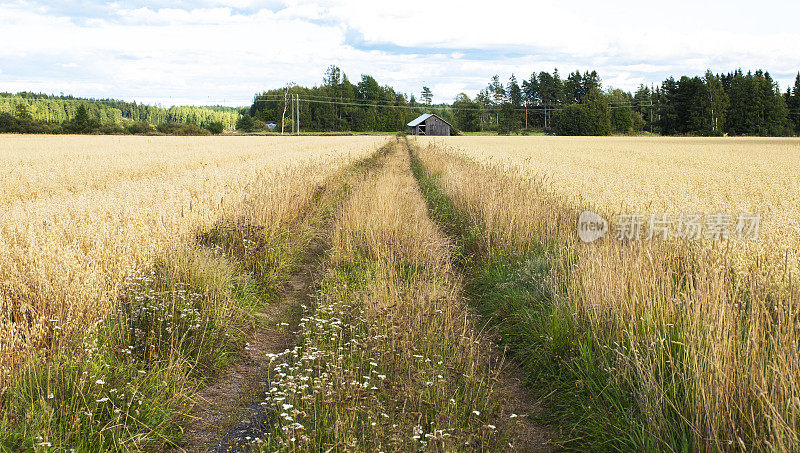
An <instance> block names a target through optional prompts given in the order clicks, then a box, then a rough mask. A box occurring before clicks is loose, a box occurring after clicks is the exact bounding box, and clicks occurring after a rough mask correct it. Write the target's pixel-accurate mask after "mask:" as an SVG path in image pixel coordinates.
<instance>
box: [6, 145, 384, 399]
mask: <svg viewBox="0 0 800 453" xmlns="http://www.w3.org/2000/svg"><path fill="white" fill-rule="evenodd" d="M384 141H385V138H382V137H352V138H350V137H348V138H345V137H335V138H305V137H304V138H285V139H284V138H250V137H248V138H243V137H242V138H240V137H236V138H189V139H187V138H175V137H159V138H153V137H91V138H89V137H31V136H25V137H21V136H5V137H3V138H2V141H0V165H1V166H2V167H3V168H4V169H7V171H6V172H4V174H3V175H2V176H0V207H2V211H3V215H2V217H1V218H0V332H2V333H0V389H2V388H4V387H5V385H7V383H8V381H7V379H8V377H9V376H11V375H12V374H13V373H14V371H15V368H17V367H18V366H19V365H20V364H21V363H23V362H25V361H26V360H27V358H28V357H29V356H30V355H31V354H32V353H33V352H34V351H37V350H48V349H50V348H53V347H57V346H58V344H59V343H60V341H61V339H62V338H68V337H70V336H71V334H72V333H73V332H78V331H81V332H84V331H87V330H91V328H92V326H93V325H95V323H96V322H98V321H99V320H100V319H101V318H102V317H103V315H104V314H105V313H108V311H109V310H110V308H111V307H112V302H113V301H114V300H116V298H117V293H118V289H119V286H120V284H122V283H123V282H124V280H125V277H126V276H128V275H132V274H134V273H135V271H136V270H138V269H141V268H144V267H147V266H149V265H150V264H151V263H152V262H153V261H154V260H155V259H156V258H157V257H163V256H165V255H169V254H170V253H171V252H170V251H171V250H183V249H185V248H186V247H187V246H191V245H192V244H194V243H195V242H196V240H197V235H198V233H200V232H201V231H207V230H209V229H210V228H211V227H212V226H214V225H215V224H218V223H219V222H221V221H223V220H224V219H236V220H240V219H244V220H245V221H246V222H247V223H249V224H252V225H260V226H263V227H264V228H265V234H266V235H267V236H270V235H280V234H284V232H285V228H284V226H285V225H287V224H288V223H291V221H292V219H294V218H295V217H296V216H298V215H299V213H300V211H301V210H302V208H303V206H305V205H306V204H308V203H309V202H310V200H311V199H312V197H313V194H314V191H315V190H316V188H317V186H318V185H319V184H320V183H321V182H322V181H323V180H324V179H325V177H326V176H327V175H329V174H331V173H332V172H333V171H335V170H336V169H337V168H339V167H340V165H341V164H342V163H344V162H347V161H351V160H353V159H355V158H358V157H362V156H364V155H365V154H367V153H368V152H371V151H374V150H375V149H376V148H377V146H378V145H379V144H380V143H382V142H384Z"/></svg>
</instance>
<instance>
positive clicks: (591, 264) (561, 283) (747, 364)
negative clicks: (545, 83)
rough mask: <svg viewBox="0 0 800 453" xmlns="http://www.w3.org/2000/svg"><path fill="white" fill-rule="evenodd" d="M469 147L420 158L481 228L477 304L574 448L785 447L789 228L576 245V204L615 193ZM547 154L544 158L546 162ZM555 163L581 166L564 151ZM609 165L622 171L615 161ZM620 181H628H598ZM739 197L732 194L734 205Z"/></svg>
mask: <svg viewBox="0 0 800 453" xmlns="http://www.w3.org/2000/svg"><path fill="white" fill-rule="evenodd" d="M478 153H479V151H478V150H476V149H475V148H471V149H470V156H472V157H471V158H466V157H464V156H460V155H458V154H459V153H458V152H453V150H452V149H451V150H443V149H442V148H441V147H437V146H430V147H425V148H421V149H418V152H417V156H418V157H419V159H420V160H421V162H422V163H423V165H424V166H425V168H426V169H427V171H428V173H429V174H430V175H432V176H433V177H435V179H436V183H437V184H438V185H439V186H440V187H441V190H442V191H443V193H445V194H446V195H447V197H448V199H449V200H451V201H452V203H453V206H454V207H455V209H457V210H458V211H459V212H461V213H463V215H464V217H466V218H467V219H469V223H470V225H471V226H470V228H472V229H473V230H475V231H478V232H479V234H477V235H475V234H473V235H472V237H474V238H475V242H476V243H477V244H478V246H479V247H480V248H481V249H482V252H481V253H482V256H483V260H484V261H482V262H481V265H480V267H476V268H473V274H472V277H473V279H474V280H473V281H474V282H476V283H477V284H479V286H478V287H477V288H475V289H476V291H475V293H476V294H477V300H478V301H479V303H481V304H483V308H484V310H485V311H486V312H487V313H488V314H489V315H490V316H494V317H495V318H496V319H498V323H499V325H500V328H501V329H503V332H504V334H505V336H506V339H507V341H508V342H509V343H511V344H512V345H513V347H514V349H515V350H516V352H517V355H518V357H519V358H520V360H521V361H522V362H523V364H526V363H527V364H528V365H529V366H527V370H528V372H529V375H530V377H531V378H532V379H533V381H534V382H536V383H537V384H538V385H539V386H541V387H542V388H543V389H545V393H548V392H550V391H551V390H555V391H556V393H555V396H551V398H552V405H553V407H554V409H555V410H556V411H560V412H557V414H556V415H557V416H558V417H559V418H561V421H562V422H566V423H567V425H568V427H569V428H570V429H571V430H572V433H573V435H574V436H577V437H579V438H578V439H577V440H575V441H574V443H573V444H572V445H575V446H576V447H580V446H581V445H583V446H584V447H585V446H586V445H594V446H595V447H597V448H603V449H609V448H616V449H622V450H626V449H650V448H652V449H666V450H680V451H685V450H712V449H723V450H727V449H739V450H753V449H765V450H779V451H786V450H794V449H797V448H798V442H799V440H798V434H799V432H798V428H799V426H798V411H799V410H800V406H798V404H797V403H798V402H800V400H799V399H798V397H799V396H800V395H799V394H798V390H799V389H798V376H800V375H799V374H798V368H797V367H798V363H797V357H798V352H800V351H798V347H800V346H799V345H800V341H799V340H800V338H798V337H799V336H800V335H798V334H800V327H799V326H800V323H799V321H800V318H798V302H800V294H798V289H797V288H798V286H797V281H796V274H792V273H791V270H792V269H795V268H796V265H797V263H796V262H793V260H794V259H795V258H794V254H793V253H785V251H784V249H782V248H781V246H782V244H790V243H793V241H795V240H796V238H792V237H784V238H775V237H770V236H769V234H773V233H774V232H776V231H781V228H783V227H781V228H777V227H774V226H767V227H766V228H765V233H766V234H767V237H766V238H764V240H763V241H762V242H759V243H756V244H743V243H738V242H735V241H730V242H722V243H720V242H716V243H715V242H709V241H705V242H700V243H690V242H685V241H667V242H642V243H626V242H620V241H615V240H613V239H608V238H607V239H605V240H603V241H601V242H599V243H594V244H588V245H587V244H583V243H580V242H579V241H578V240H577V234H576V220H577V217H578V213H579V212H580V211H581V210H583V209H585V208H587V207H588V208H593V209H594V210H596V211H598V212H600V213H603V214H605V215H612V214H614V213H615V211H614V209H615V208H616V207H618V206H619V204H618V205H617V206H610V205H596V204H592V203H591V202H590V201H589V198H590V197H588V196H586V197H583V196H582V197H578V196H576V194H570V193H568V192H565V191H564V190H563V187H561V186H559V184H558V183H559V182H560V180H558V178H554V177H553V176H551V175H550V174H548V173H546V172H544V173H539V174H537V173H536V172H534V171H532V168H533V167H534V166H536V165H537V162H536V161H532V162H531V161H516V163H515V161H513V160H508V159H507V157H508V156H507V155H505V154H503V153H502V152H501V151H498V150H493V151H492V152H491V153H489V152H488V151H487V154H486V155H484V156H482V157H480V158H477V157H474V156H475V155H476V154H478ZM573 154H574V153H573ZM578 155H579V156H583V155H581V154H578ZM491 156H493V157H494V159H491V160H490V159H489V157H491ZM691 158H693V159H697V158H698V156H691ZM739 158H741V156H740V157H739ZM752 158H753V159H754V158H755V155H752ZM474 159H480V160H481V162H477V161H476V160H474ZM558 159H559V157H557V156H556V157H553V156H550V157H547V158H545V159H544V160H545V161H546V162H548V165H551V167H550V168H553V167H552V165H554V164H551V163H550V162H553V161H556V162H558ZM582 159H583V160H592V161H598V160H602V158H601V157H598V156H594V155H587V156H585V157H583V158H582ZM559 165H560V167H559V168H561V169H562V170H563V171H565V172H567V173H570V172H575V173H581V174H583V175H584V176H586V174H587V173H589V171H588V170H587V168H586V167H583V166H581V163H578V162H575V161H573V160H570V159H568V158H566V157H564V156H562V160H561V161H560V164H559ZM601 165H602V164H601ZM616 165H618V167H621V169H622V170H621V171H623V173H622V174H621V175H622V176H623V177H625V176H626V174H625V173H624V169H625V168H626V167H625V165H624V163H623V162H616ZM631 165H633V166H635V165H641V162H633V163H631ZM590 168H591V167H590ZM634 175H635V173H634ZM606 177H608V175H605V174H603V173H600V174H598V176H597V178H606ZM648 177H649V178H650V179H651V180H653V179H656V178H659V177H660V176H659V174H658V173H650V174H649V175H648ZM554 179H555V181H554ZM596 180H597V179H594V180H592V179H587V180H584V181H582V182H581V184H589V185H591V183H592V182H594V181H596ZM665 184H666V185H670V184H674V183H673V182H670V181H667V182H665ZM624 190H634V187H631V186H626V187H619V186H614V187H601V188H598V191H600V192H601V193H604V194H608V193H614V191H620V193H623V192H622V191H624ZM721 191H723V192H726V193H732V192H733V190H732V189H730V188H725V187H723V188H721ZM582 195H583V194H582ZM682 196H686V197H690V196H691V195H690V194H677V195H676V197H677V198H680V197H682ZM598 200H600V198H594V199H593V201H595V202H597V201H598ZM750 201H751V200H748V199H747V195H746V194H744V197H743V199H742V200H741V203H740V204H739V205H738V206H749V205H748V203H749V202H750ZM618 203H619V202H618ZM622 203H624V200H623V201H622ZM712 208H713V206H712ZM728 209H733V208H732V207H731V206H728ZM788 212H789V211H788V210H787V211H785V212H784V213H782V214H781V216H783V215H786V214H787V213H788ZM779 217H780V216H779ZM770 220H771V219H770ZM784 231H785V230H784ZM542 358H544V359H546V361H543V360H541V359H542ZM547 362H550V365H549V366H548V363H547ZM543 378H547V379H549V381H548V380H547V379H543ZM570 386H571V387H572V390H570V389H569V387H570ZM576 389H577V390H576ZM570 401H571V402H572V404H573V407H572V408H569V407H568V406H566V405H567V404H569V402H570Z"/></svg>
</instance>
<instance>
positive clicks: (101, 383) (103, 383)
mask: <svg viewBox="0 0 800 453" xmlns="http://www.w3.org/2000/svg"><path fill="white" fill-rule="evenodd" d="M94 383H95V384H97V385H105V384H106V383H105V382H104V381H103V380H102V379H98V380H96V381H94Z"/></svg>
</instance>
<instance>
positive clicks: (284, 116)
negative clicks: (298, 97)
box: [281, 86, 289, 135]
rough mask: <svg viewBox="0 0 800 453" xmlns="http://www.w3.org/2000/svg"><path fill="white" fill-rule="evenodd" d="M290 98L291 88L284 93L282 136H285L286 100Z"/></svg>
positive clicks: (287, 88)
mask: <svg viewBox="0 0 800 453" xmlns="http://www.w3.org/2000/svg"><path fill="white" fill-rule="evenodd" d="M288 96H289V87H288V86H287V87H286V91H285V92H284V93H283V114H282V115H281V135H283V126H284V125H285V124H286V98H287V97H288Z"/></svg>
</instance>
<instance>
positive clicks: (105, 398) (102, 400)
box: [95, 396, 108, 403]
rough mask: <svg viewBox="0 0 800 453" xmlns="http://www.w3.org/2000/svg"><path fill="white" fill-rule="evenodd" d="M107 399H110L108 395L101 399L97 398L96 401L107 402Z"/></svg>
mask: <svg viewBox="0 0 800 453" xmlns="http://www.w3.org/2000/svg"><path fill="white" fill-rule="evenodd" d="M106 401H108V397H107V396H104V397H102V398H100V399H99V400H95V402H98V403H105V402H106Z"/></svg>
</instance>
